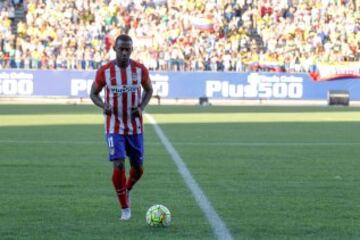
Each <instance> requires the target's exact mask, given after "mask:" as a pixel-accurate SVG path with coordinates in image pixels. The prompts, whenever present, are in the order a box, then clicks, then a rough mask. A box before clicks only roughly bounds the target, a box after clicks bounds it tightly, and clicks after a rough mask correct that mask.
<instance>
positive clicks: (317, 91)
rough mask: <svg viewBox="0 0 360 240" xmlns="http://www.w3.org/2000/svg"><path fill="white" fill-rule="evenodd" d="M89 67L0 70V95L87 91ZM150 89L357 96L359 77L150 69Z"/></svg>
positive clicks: (169, 93)
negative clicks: (321, 78) (343, 92)
mask: <svg viewBox="0 0 360 240" xmlns="http://www.w3.org/2000/svg"><path fill="white" fill-rule="evenodd" d="M94 77H95V71H65V70H64V71H59V70H58V71H53V70H34V71H32V70H12V69H6V70H0V96H20V97H26V96H50V97H88V95H89V92H90V88H91V84H92V81H93V79H94ZM150 78H151V79H152V82H153V86H154V93H155V95H159V96H160V97H161V98H165V99H166V98H168V99H175V98H179V99H186V98H188V99H194V98H199V97H202V96H207V97H209V98H213V99H271V100H275V99H286V100H289V99H294V100H296V99H298V100H326V99H327V94H328V91H329V90H346V91H349V93H350V99H351V100H360V79H359V78H351V79H339V80H331V81H314V80H312V79H311V78H310V77H309V75H308V74H306V73H297V74H291V73H260V72H252V73H235V72H151V73H150Z"/></svg>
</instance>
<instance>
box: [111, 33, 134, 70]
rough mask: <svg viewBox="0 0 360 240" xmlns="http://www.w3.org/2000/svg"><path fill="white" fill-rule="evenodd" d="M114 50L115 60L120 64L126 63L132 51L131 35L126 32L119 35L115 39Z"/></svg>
mask: <svg viewBox="0 0 360 240" xmlns="http://www.w3.org/2000/svg"><path fill="white" fill-rule="evenodd" d="M114 51H115V52H116V59H117V61H118V62H119V63H120V64H122V63H123V64H127V62H128V61H129V58H130V55H131V53H132V51H133V41H132V39H131V37H129V36H128V35H126V34H121V35H119V36H118V37H117V38H116V40H115V44H114Z"/></svg>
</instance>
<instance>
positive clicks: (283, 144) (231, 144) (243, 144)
mask: <svg viewBox="0 0 360 240" xmlns="http://www.w3.org/2000/svg"><path fill="white" fill-rule="evenodd" d="M0 143H9V144H12V143H14V144H18V143H25V144H59V145H94V144H98V145H104V144H105V142H103V141H82V140H75V141H66V140H64V141H61V140H23V139H22V140H20V139H19V140H17V139H0ZM172 143H173V145H177V146H205V147H206V146H210V147H216V146H221V147H226V146H228V147H296V146H358V145H360V142H200V141H199V142H172ZM146 145H150V146H158V145H162V144H161V143H153V142H149V143H146Z"/></svg>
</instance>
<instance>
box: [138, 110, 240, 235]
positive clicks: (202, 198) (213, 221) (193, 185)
mask: <svg viewBox="0 0 360 240" xmlns="http://www.w3.org/2000/svg"><path fill="white" fill-rule="evenodd" d="M144 115H145V117H146V118H147V119H148V120H149V122H150V123H151V124H152V125H153V127H154V129H155V132H156V134H157V135H158V137H159V138H160V140H161V142H162V144H163V145H164V147H165V148H166V150H167V151H168V152H169V154H170V156H171V158H172V159H173V161H174V163H175V165H176V166H177V169H178V171H179V173H180V175H181V176H182V177H183V179H184V182H185V183H186V185H187V187H188V188H189V189H190V191H191V193H192V195H193V196H194V198H195V200H196V202H197V204H198V205H199V207H200V208H201V210H202V211H203V213H204V214H205V216H206V218H207V220H208V221H209V223H210V225H211V227H212V229H213V231H214V233H215V235H216V237H217V239H226V240H231V239H233V238H232V236H231V233H230V231H229V230H228V228H227V227H226V225H225V223H224V222H223V221H222V220H221V218H220V216H219V215H218V214H217V212H216V211H215V209H214V208H213V206H212V205H211V203H210V201H209V200H208V199H207V197H206V195H205V193H204V192H203V190H202V189H201V188H200V186H199V184H198V183H197V182H196V180H195V179H194V178H193V176H192V175H191V173H190V171H189V169H188V168H187V167H186V165H185V163H184V161H183V159H182V158H181V156H180V155H179V153H178V152H177V151H176V149H175V148H174V147H173V145H172V144H171V143H170V141H169V140H168V138H167V137H166V135H165V134H164V132H163V131H162V130H161V128H160V126H159V125H158V124H157V122H156V121H155V119H154V118H153V117H152V116H151V115H150V114H147V113H146V114H144Z"/></svg>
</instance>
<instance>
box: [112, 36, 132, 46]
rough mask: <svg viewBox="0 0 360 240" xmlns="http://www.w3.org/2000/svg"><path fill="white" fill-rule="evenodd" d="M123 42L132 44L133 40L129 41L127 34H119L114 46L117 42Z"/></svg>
mask: <svg viewBox="0 0 360 240" xmlns="http://www.w3.org/2000/svg"><path fill="white" fill-rule="evenodd" d="M119 40H121V41H125V42H128V41H130V42H132V41H133V40H132V39H131V37H130V36H129V35H127V34H120V35H119V36H117V38H116V39H115V44H116V43H117V41H119Z"/></svg>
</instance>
